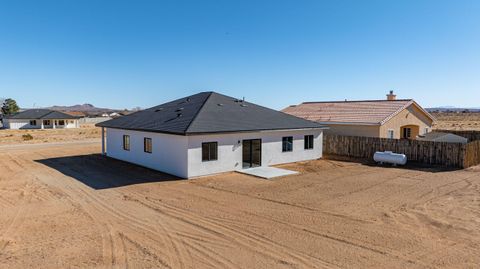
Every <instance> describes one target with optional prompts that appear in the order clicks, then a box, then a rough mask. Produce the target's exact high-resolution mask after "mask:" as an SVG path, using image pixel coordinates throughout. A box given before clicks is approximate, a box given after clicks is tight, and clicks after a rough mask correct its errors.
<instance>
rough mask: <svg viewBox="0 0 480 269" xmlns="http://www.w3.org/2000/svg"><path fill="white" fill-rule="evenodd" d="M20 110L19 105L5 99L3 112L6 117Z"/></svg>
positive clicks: (9, 99)
mask: <svg viewBox="0 0 480 269" xmlns="http://www.w3.org/2000/svg"><path fill="white" fill-rule="evenodd" d="M19 110H20V108H19V107H18V105H17V102H16V101H15V100H13V99H11V98H7V99H5V101H3V104H2V112H3V114H5V115H12V114H15V113H17V112H18V111H19Z"/></svg>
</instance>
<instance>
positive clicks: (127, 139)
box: [123, 135, 130, 150]
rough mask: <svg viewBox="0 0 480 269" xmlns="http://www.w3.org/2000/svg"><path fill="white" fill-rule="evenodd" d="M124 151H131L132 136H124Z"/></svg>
mask: <svg viewBox="0 0 480 269" xmlns="http://www.w3.org/2000/svg"><path fill="white" fill-rule="evenodd" d="M123 149H124V150H130V136H129V135H124V136H123Z"/></svg>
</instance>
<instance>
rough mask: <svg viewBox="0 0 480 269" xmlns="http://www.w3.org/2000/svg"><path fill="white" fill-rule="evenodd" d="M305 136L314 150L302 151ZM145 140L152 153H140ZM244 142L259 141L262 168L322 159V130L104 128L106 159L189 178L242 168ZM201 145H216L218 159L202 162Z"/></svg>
mask: <svg viewBox="0 0 480 269" xmlns="http://www.w3.org/2000/svg"><path fill="white" fill-rule="evenodd" d="M123 135H130V151H126V150H124V149H123ZM305 135H313V136H314V148H313V149H310V150H305V149H304V136H305ZM284 136H293V151H292V152H282V137H284ZM144 137H149V138H152V144H153V150H152V153H145V152H144V151H143V138H144ZM244 139H262V166H269V165H275V164H281V163H289V162H297V161H305V160H313V159H318V158H321V157H322V144H323V136H322V131H321V130H305V131H303V130H302V131H269V132H255V133H235V134H217V135H195V136H180V135H168V134H160V133H149V132H139V131H129V130H120V129H111V128H107V129H106V151H107V156H109V157H112V158H115V159H119V160H123V161H127V162H131V163H135V164H138V165H141V166H145V167H148V168H152V169H155V170H159V171H163V172H166V173H169V174H172V175H176V176H179V177H183V178H191V177H197V176H203V175H209V174H215V173H222V172H229V171H235V170H238V169H242V140H244ZM239 141H240V143H239ZM203 142H218V159H217V160H215V161H208V162H204V161H202V143H203Z"/></svg>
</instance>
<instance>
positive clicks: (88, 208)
mask: <svg viewBox="0 0 480 269" xmlns="http://www.w3.org/2000/svg"><path fill="white" fill-rule="evenodd" d="M36 155H39V156H40V157H42V158H45V156H43V155H41V154H39V153H36ZM17 162H18V163H19V164H20V162H23V163H24V165H28V166H37V167H38V166H40V164H38V163H32V162H28V161H27V160H17ZM41 168H44V167H41ZM26 170H29V169H26ZM38 170H39V171H41V173H40V172H39V173H38V174H37V179H38V180H40V181H41V182H43V184H46V185H47V186H50V187H54V188H55V189H56V190H57V191H59V192H62V193H64V194H65V195H66V198H67V200H68V201H69V202H70V203H71V204H72V205H73V206H76V207H77V208H81V209H82V211H83V212H84V213H86V214H87V215H88V216H89V217H90V219H91V220H92V221H93V222H94V225H95V226H97V228H98V230H99V231H100V232H99V234H100V237H101V239H102V253H103V254H102V256H103V258H104V264H106V265H110V268H113V267H114V266H115V264H114V261H115V258H114V255H116V253H115V251H114V250H115V246H114V243H115V241H114V240H113V238H112V237H111V231H110V230H109V226H108V223H104V222H103V223H102V222H100V221H99V219H102V216H101V215H98V214H96V213H95V210H94V208H93V206H92V205H93V204H91V203H88V202H85V201H84V200H83V199H81V198H79V197H78V196H75V191H74V187H72V186H71V185H69V184H68V185H65V184H59V183H58V182H56V181H54V182H52V179H55V178H56V175H55V174H54V173H53V171H51V170H50V169H38ZM62 183H65V182H62ZM65 187H67V188H65ZM65 190H70V192H68V191H65ZM77 198H78V199H77Z"/></svg>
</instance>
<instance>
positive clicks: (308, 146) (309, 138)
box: [305, 135, 313, 149]
mask: <svg viewBox="0 0 480 269" xmlns="http://www.w3.org/2000/svg"><path fill="white" fill-rule="evenodd" d="M305 149H313V135H306V136H305Z"/></svg>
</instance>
